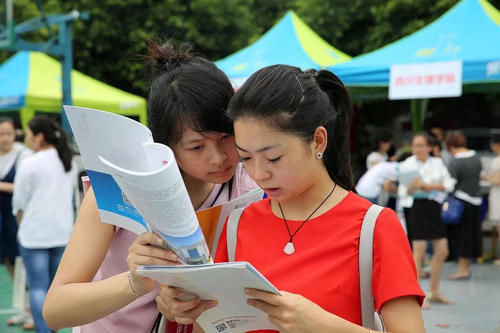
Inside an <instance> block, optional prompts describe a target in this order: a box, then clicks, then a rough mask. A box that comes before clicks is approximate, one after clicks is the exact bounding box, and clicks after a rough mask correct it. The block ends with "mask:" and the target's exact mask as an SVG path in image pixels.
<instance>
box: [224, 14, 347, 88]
mask: <svg viewBox="0 0 500 333" xmlns="http://www.w3.org/2000/svg"><path fill="white" fill-rule="evenodd" d="M350 58H351V57H350V56H348V55H347V54H345V53H343V52H341V51H339V50H337V49H336V48H334V47H333V46H331V45H330V44H328V43H327V42H326V41H325V40H323V39H322V38H321V37H320V36H318V35H317V34H316V33H315V32H314V31H313V30H312V29H311V28H310V27H309V26H307V25H306V24H305V23H304V22H303V21H302V20H301V19H300V18H299V17H298V16H297V15H296V14H295V13H294V12H293V11H288V12H287V13H286V15H285V16H284V17H283V18H282V19H281V20H280V21H279V22H278V23H276V24H275V25H274V26H273V27H272V28H271V29H270V30H268V31H267V32H266V33H265V34H264V35H263V36H262V37H261V38H260V39H259V40H257V41H256V42H255V43H253V44H251V45H249V46H247V47H246V48H244V49H241V50H239V51H238V52H236V53H233V54H232V55H229V56H227V57H226V58H223V59H221V60H219V61H216V65H217V66H218V67H219V68H220V69H221V70H223V71H224V72H225V73H226V75H227V76H228V77H229V78H230V79H231V80H232V82H233V85H234V86H236V87H238V86H240V85H241V84H242V83H243V82H244V81H245V80H246V79H247V78H248V77H249V76H250V75H252V74H253V73H254V72H255V71H257V70H259V69H261V68H262V67H265V66H269V65H274V64H288V65H293V66H297V67H300V68H302V69H308V68H314V69H321V68H325V67H327V66H331V65H334V64H337V63H341V62H344V61H347V60H349V59H350Z"/></svg>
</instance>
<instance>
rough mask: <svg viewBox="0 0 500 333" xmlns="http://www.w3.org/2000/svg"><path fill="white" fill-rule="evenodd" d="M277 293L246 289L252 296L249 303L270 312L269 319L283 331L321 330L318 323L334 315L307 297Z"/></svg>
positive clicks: (286, 332)
mask: <svg viewBox="0 0 500 333" xmlns="http://www.w3.org/2000/svg"><path fill="white" fill-rule="evenodd" d="M280 293H281V295H275V294H272V293H269V292H266V291H261V290H257V289H249V288H247V289H245V294H246V295H247V296H249V297H250V299H248V301H247V303H248V304H249V305H251V306H253V307H255V308H257V309H259V310H261V311H263V312H265V313H267V314H268V316H269V320H270V321H271V322H272V323H273V324H274V325H276V326H277V327H278V329H279V331H280V332H281V333H297V332H301V333H305V332H319V331H321V329H320V328H319V327H318V325H321V323H322V322H323V323H325V321H323V320H322V318H324V317H325V316H329V317H330V316H334V315H332V314H331V313H328V312H326V311H325V310H323V309H322V308H321V307H320V306H318V305H317V304H315V303H313V302H311V301H310V300H308V299H307V298H305V297H303V296H301V295H298V294H292V293H289V292H286V291H280Z"/></svg>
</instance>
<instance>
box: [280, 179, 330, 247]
mask: <svg viewBox="0 0 500 333" xmlns="http://www.w3.org/2000/svg"><path fill="white" fill-rule="evenodd" d="M336 187H337V183H335V185H334V186H333V189H332V190H331V191H330V193H328V195H327V196H326V197H325V198H324V199H323V201H321V203H320V204H319V205H318V207H316V209H314V210H313V212H312V213H311V214H310V215H309V216H308V217H307V218H306V219H305V220H304V222H302V224H301V225H300V226H299V227H298V228H297V230H295V232H294V233H293V234H292V233H291V232H290V228H289V227H288V222H287V221H286V218H285V214H284V213H283V208H281V204H280V203H279V202H278V207H279V208H280V212H281V217H282V218H283V222H285V226H286V230H287V231H288V236H290V238H289V239H288V243H286V245H285V247H284V248H283V252H285V254H288V255H291V254H293V253H294V252H295V246H293V237H294V236H295V235H296V234H297V232H299V230H300V229H301V228H302V227H303V226H304V224H305V223H306V222H307V221H309V219H310V218H311V216H313V215H314V213H316V212H317V211H318V209H319V208H320V207H321V206H323V204H324V203H325V202H326V200H328V198H329V197H330V196H331V195H332V193H333V191H335V188H336Z"/></svg>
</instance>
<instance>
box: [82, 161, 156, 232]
mask: <svg viewBox="0 0 500 333" xmlns="http://www.w3.org/2000/svg"><path fill="white" fill-rule="evenodd" d="M87 174H88V176H89V178H90V183H91V184H92V188H93V190H94V193H95V197H96V201H97V207H99V209H102V210H105V211H108V212H111V213H115V214H118V215H121V216H125V217H128V218H130V219H132V220H134V221H136V222H138V223H140V224H141V225H143V226H144V228H146V230H149V227H148V225H147V224H146V222H145V221H144V218H143V217H142V215H141V214H139V212H138V211H137V209H135V207H134V206H133V205H132V203H131V202H130V201H128V199H127V197H126V196H125V194H124V193H123V192H122V190H121V189H120V187H119V186H118V184H117V183H116V182H115V180H114V179H113V177H112V176H111V175H110V174H107V173H103V172H98V171H93V170H87Z"/></svg>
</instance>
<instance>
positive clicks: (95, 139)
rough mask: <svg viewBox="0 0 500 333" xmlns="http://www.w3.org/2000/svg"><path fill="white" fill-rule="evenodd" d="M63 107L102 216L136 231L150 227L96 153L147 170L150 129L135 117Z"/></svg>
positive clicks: (121, 163) (148, 166)
mask: <svg viewBox="0 0 500 333" xmlns="http://www.w3.org/2000/svg"><path fill="white" fill-rule="evenodd" d="M64 110H65V112H66V115H67V117H68V120H69V123H70V125H71V129H72V131H73V134H74V136H75V139H76V143H77V144H78V147H79V149H80V154H81V155H82V159H83V163H84V165H85V168H86V169H87V173H88V175H89V178H90V182H91V183H92V188H93V190H94V194H95V197H96V201H97V206H98V208H99V215H100V217H101V220H102V221H103V222H106V223H111V224H114V225H117V226H119V227H122V228H125V229H127V230H130V231H132V232H135V233H137V234H140V233H142V232H145V231H149V228H148V225H147V223H146V222H145V220H144V219H143V217H142V216H141V214H139V212H138V211H137V210H136V209H135V208H134V206H133V205H132V204H131V203H130V202H129V201H128V200H127V198H126V196H124V195H123V193H122V190H121V189H120V187H119V186H118V184H117V183H116V181H115V180H114V179H113V177H112V176H111V175H110V174H109V173H108V171H107V170H106V169H105V168H104V165H103V164H102V163H101V161H100V160H99V155H105V156H106V158H107V159H108V160H109V161H110V162H111V163H114V164H117V165H128V166H129V167H130V168H131V169H133V170H138V171H146V170H149V168H150V163H149V161H148V159H147V156H146V155H145V152H144V149H143V144H144V143H146V142H153V136H152V134H151V131H150V130H149V129H148V128H147V127H146V126H144V125H142V124H141V123H139V122H137V121H135V120H132V119H130V118H127V117H124V116H121V115H118V114H114V113H110V112H104V111H99V110H94V109H89V108H82V107H76V106H68V105H64Z"/></svg>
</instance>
